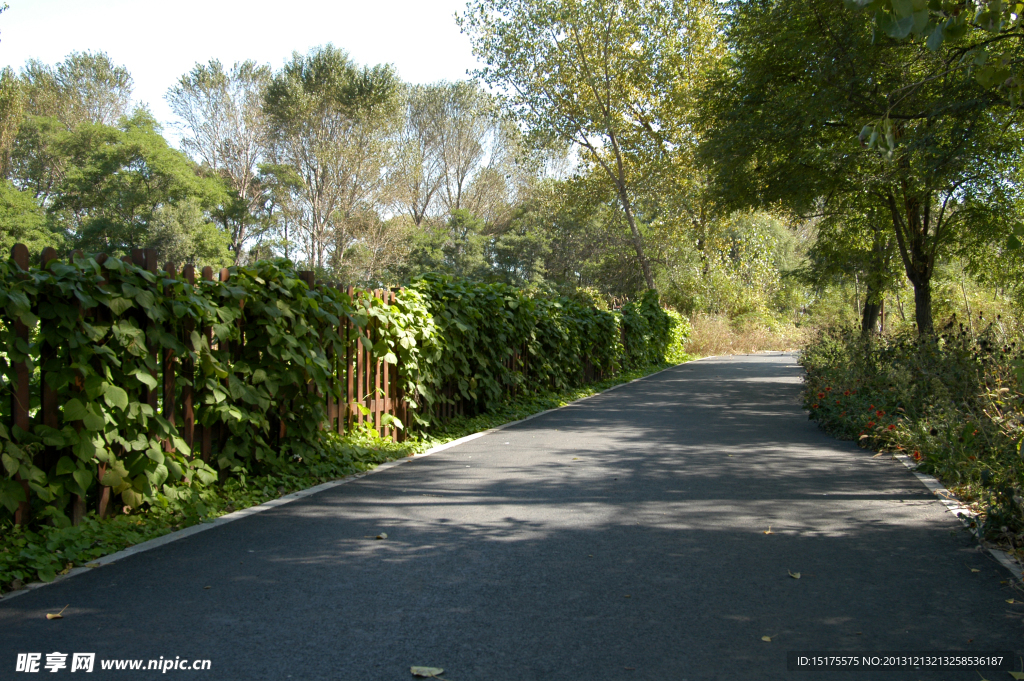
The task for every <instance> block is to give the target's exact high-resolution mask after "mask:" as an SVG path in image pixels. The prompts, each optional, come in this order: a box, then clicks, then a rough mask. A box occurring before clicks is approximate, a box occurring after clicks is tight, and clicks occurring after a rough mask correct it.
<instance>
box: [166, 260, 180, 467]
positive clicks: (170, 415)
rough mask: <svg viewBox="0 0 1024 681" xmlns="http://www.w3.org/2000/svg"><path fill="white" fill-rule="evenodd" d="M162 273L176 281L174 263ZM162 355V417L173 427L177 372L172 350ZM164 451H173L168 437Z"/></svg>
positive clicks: (169, 287) (168, 265)
mask: <svg viewBox="0 0 1024 681" xmlns="http://www.w3.org/2000/svg"><path fill="white" fill-rule="evenodd" d="M164 272H166V273H167V278H168V279H176V278H177V276H178V272H177V268H176V267H175V266H174V263H172V262H169V263H167V264H165V265H164ZM171 293H172V290H171V286H165V287H164V295H165V296H169V295H171ZM163 355H164V356H163V360H164V361H163V375H164V386H163V387H164V396H163V397H164V408H163V417H164V419H166V420H167V422H168V423H170V424H171V425H172V426H173V425H175V419H174V412H175V411H176V410H177V406H178V405H177V404H176V403H175V399H174V398H175V392H176V391H175V378H176V375H177V372H176V371H175V369H174V365H175V361H174V350H172V349H171V348H166V349H165V350H164V352H163ZM164 451H165V452H172V451H174V443H173V442H172V441H171V438H170V437H168V438H167V439H165V440H164Z"/></svg>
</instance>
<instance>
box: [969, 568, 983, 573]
mask: <svg viewBox="0 0 1024 681" xmlns="http://www.w3.org/2000/svg"><path fill="white" fill-rule="evenodd" d="M971 572H981V570H979V569H977V568H971Z"/></svg>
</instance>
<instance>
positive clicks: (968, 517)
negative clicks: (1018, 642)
mask: <svg viewBox="0 0 1024 681" xmlns="http://www.w3.org/2000/svg"><path fill="white" fill-rule="evenodd" d="M892 458H894V459H896V460H897V461H899V462H900V463H902V464H903V465H904V466H906V467H907V469H908V470H909V471H910V472H911V473H913V474H914V477H916V478H917V479H918V480H920V481H921V483H922V484H923V485H924V486H925V487H927V488H928V490H929V491H930V492H931V493H932V494H934V495H935V496H936V497H938V499H939V501H940V502H941V503H942V505H943V506H945V507H946V510H947V511H949V512H950V513H952V514H953V515H954V516H956V519H957V520H959V521H960V522H961V523H962V524H963V526H964V527H966V528H967V529H968V530H970V531H971V534H973V535H974V536H975V538H977V540H978V544H979V545H980V546H981V548H983V549H984V550H985V551H988V552H989V554H990V555H991V556H992V557H993V558H995V559H996V561H997V562H998V563H999V564H1000V565H1002V566H1003V567H1005V568H1006V569H1007V570H1009V571H1010V574H1011V575H1013V577H1014V578H1015V579H1016V580H1017V581H1024V570H1022V568H1021V564H1020V563H1019V562H1018V561H1017V560H1016V559H1014V558H1013V556H1011V555H1010V554H1008V553H1007V552H1006V551H1003V550H1001V549H997V548H996V547H994V546H990V545H988V544H986V543H985V541H984V540H983V539H982V537H981V535H980V534H979V533H978V524H977V523H975V525H974V527H971V522H972V521H973V520H974V519H975V518H976V517H977V515H978V514H977V513H975V512H974V511H973V510H971V509H970V508H969V507H968V506H965V505H964V504H963V502H962V501H960V499H958V498H957V497H956V495H955V494H953V493H952V492H950V491H949V490H948V489H946V488H945V487H943V486H942V483H941V482H939V480H938V478H936V477H934V476H931V475H928V474H926V473H921V472H920V471H918V470H917V464H916V463H915V462H914V460H913V459H911V458H910V457H909V456H907V455H906V454H900V453H898V452H896V453H893V454H892Z"/></svg>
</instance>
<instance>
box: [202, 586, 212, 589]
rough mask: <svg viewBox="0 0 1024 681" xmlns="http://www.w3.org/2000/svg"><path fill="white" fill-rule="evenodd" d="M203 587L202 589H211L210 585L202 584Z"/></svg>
mask: <svg viewBox="0 0 1024 681" xmlns="http://www.w3.org/2000/svg"><path fill="white" fill-rule="evenodd" d="M203 588H204V589H212V588H213V587H212V586H204V587H203Z"/></svg>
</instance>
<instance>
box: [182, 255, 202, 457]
mask: <svg viewBox="0 0 1024 681" xmlns="http://www.w3.org/2000/svg"><path fill="white" fill-rule="evenodd" d="M181 275H182V277H184V279H185V282H186V283H187V284H188V287H189V289H190V290H191V289H192V287H193V286H195V283H196V268H195V267H193V266H192V265H185V267H183V268H182V270H181ZM193 331H195V323H194V322H193V321H192V320H191V319H188V320H186V321H185V324H184V332H185V334H184V335H185V347H189V346H191V345H192V332H193ZM192 352H199V348H196V347H193V348H192ZM181 373H182V375H183V376H184V377H185V384H184V385H183V386H181V419H182V424H181V428H182V433H181V435H182V438H183V439H184V440H185V444H187V445H188V451H189V452H190V453H191V452H192V451H193V444H194V443H195V428H196V413H195V408H194V407H193V400H194V399H195V398H194V395H195V390H194V389H193V383H194V382H195V380H196V363H195V360H194V359H192V354H191V353H187V354H186V355H185V356H184V357H182V358H181Z"/></svg>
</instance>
